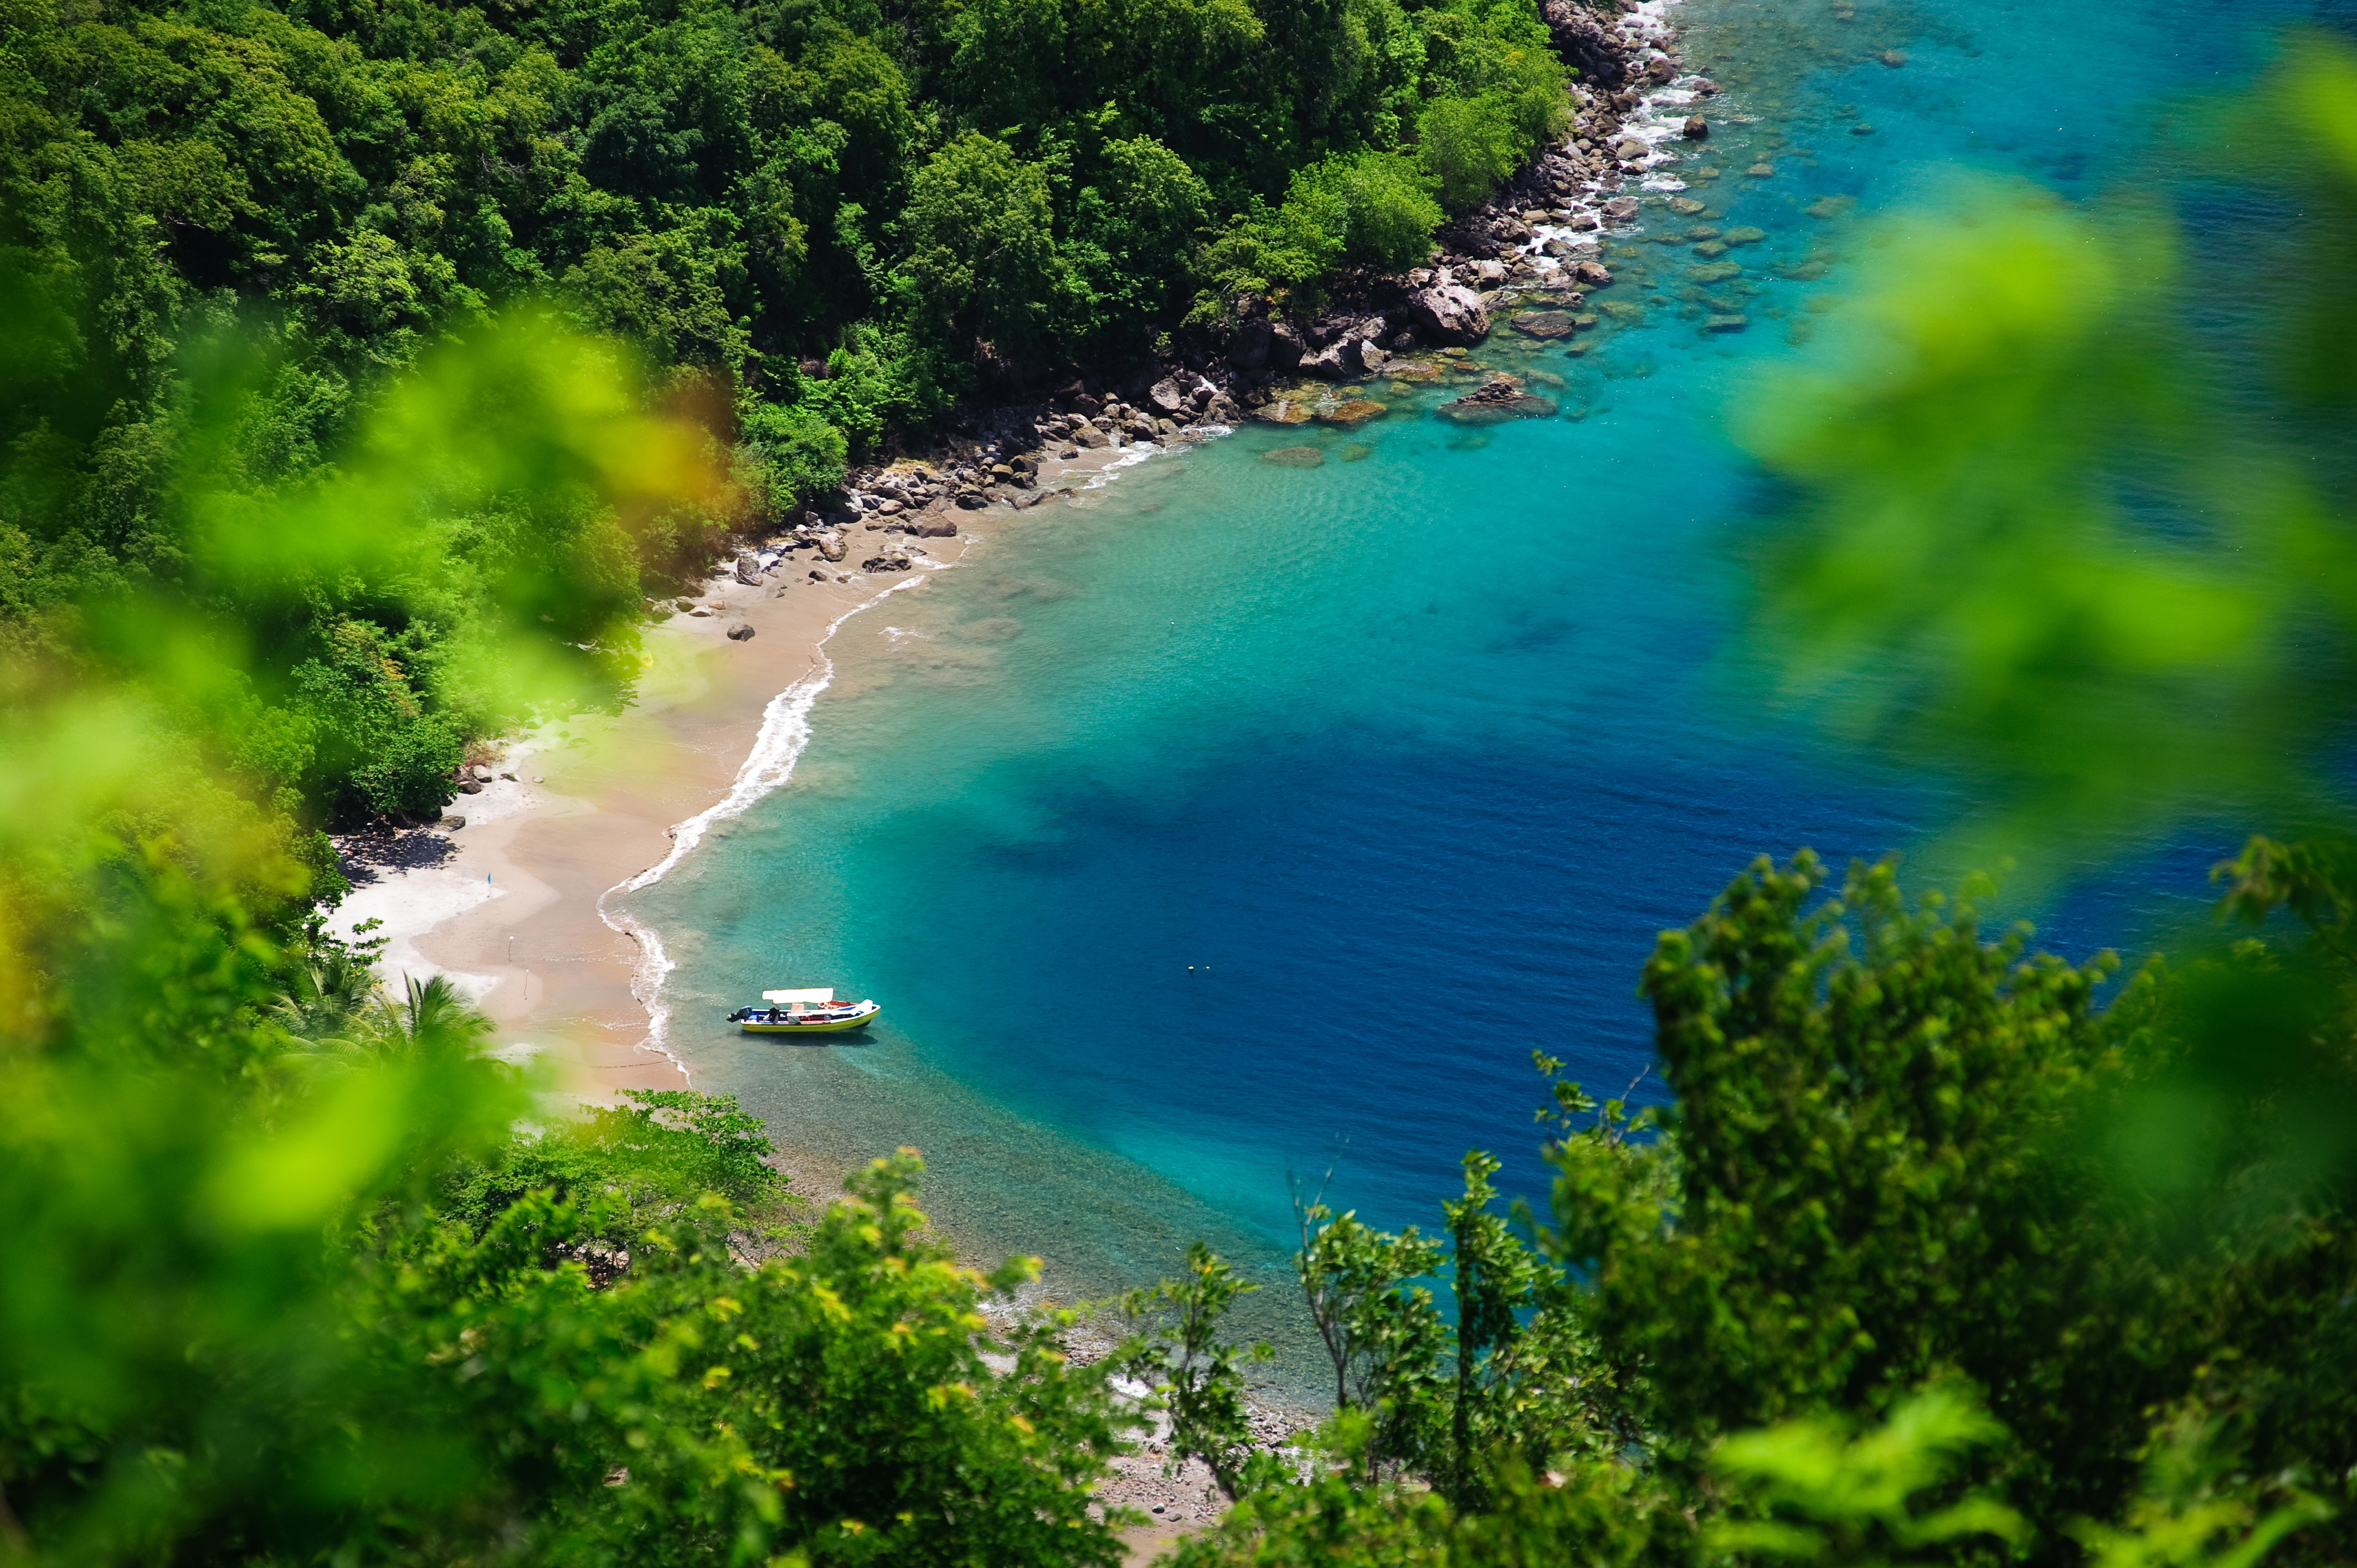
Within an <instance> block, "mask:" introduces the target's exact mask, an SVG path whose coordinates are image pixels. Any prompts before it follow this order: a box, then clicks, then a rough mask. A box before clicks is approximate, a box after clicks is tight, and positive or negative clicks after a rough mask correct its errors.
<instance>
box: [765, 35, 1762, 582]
mask: <svg viewBox="0 0 2357 1568" xmlns="http://www.w3.org/2000/svg"><path fill="white" fill-rule="evenodd" d="M1673 4H1674V0H1544V4H1543V5H1542V6H1541V12H1542V15H1543V16H1544V20H1545V21H1546V23H1547V25H1548V27H1549V31H1550V34H1551V36H1552V38H1553V41H1554V44H1555V49H1556V51H1557V53H1558V54H1559V55H1560V56H1561V57H1562V58H1563V59H1564V60H1565V61H1566V63H1567V64H1569V65H1570V66H1572V67H1573V68H1574V70H1576V71H1577V78H1576V80H1575V81H1574V84H1573V87H1572V101H1573V103H1572V107H1573V124H1572V128H1571V132H1570V134H1569V135H1567V136H1566V138H1565V139H1564V141H1563V142H1562V143H1560V144H1559V145H1554V146H1550V147H1548V148H1545V149H1544V150H1543V151H1542V152H1541V153H1540V154H1539V155H1538V156H1536V157H1534V159H1532V161H1531V162H1530V163H1529V164H1528V165H1526V166H1524V167H1523V169H1522V170H1521V171H1519V172H1518V173H1517V174H1516V175H1515V177H1513V178H1512V180H1510V181H1509V182H1508V183H1507V184H1506V185H1505V186H1504V187H1503V188H1501V189H1500V190H1499V192H1498V193H1497V194H1496V195H1495V196H1494V197H1493V198H1492V199H1491V200H1490V201H1489V202H1487V203H1485V204H1484V205H1483V206H1482V207H1481V208H1480V209H1479V210H1478V211H1475V212H1472V213H1469V214H1467V215H1465V216H1464V217H1462V218H1459V219H1457V220H1453V221H1452V222H1450V223H1449V224H1448V225H1447V226H1446V227H1444V228H1443V229H1442V230H1441V231H1440V232H1439V233H1438V234H1437V236H1436V242H1437V248H1438V254H1437V256H1436V258H1435V261H1434V264H1432V265H1431V266H1428V267H1420V268H1416V269H1415V270H1413V271H1411V272H1408V273H1406V274H1400V275H1374V274H1356V275H1350V276H1345V277H1343V278H1340V279H1339V280H1336V281H1335V283H1334V284H1333V285H1332V286H1331V287H1329V291H1328V298H1327V302H1326V303H1325V305H1324V306H1323V307H1322V308H1320V309H1319V310H1317V311H1315V312H1297V311H1286V310H1284V309H1281V308H1278V307H1276V306H1274V305H1273V304H1272V302H1271V301H1269V300H1266V299H1264V298H1258V297H1252V298H1246V299H1243V300H1239V301H1237V302H1235V306H1234V310H1233V313H1232V317H1230V318H1229V319H1227V320H1226V321H1224V322H1223V323H1222V324H1220V326H1219V327H1217V328H1214V329H1212V330H1209V331H1192V332H1188V333H1184V334H1180V335H1179V338H1178V339H1177V340H1176V341H1174V343H1173V344H1172V347H1171V349H1170V351H1169V352H1168V354H1167V355H1165V356H1164V357H1162V358H1160V359H1158V360H1148V361H1146V362H1143V363H1140V364H1137V365H1134V366H1129V367H1125V368H1121V369H1103V368H1100V369H1095V370H1084V371H1082V372H1080V373H1078V374H1074V375H1071V376H1069V377H1068V378H1066V379H1065V380H1064V381H1062V382H1061V384H1060V385H1058V386H1057V387H1056V388H1054V390H1052V391H1050V392H1046V393H1045V394H1044V395H1041V394H1038V393H1034V394H1031V395H1018V396H1016V397H1012V398H1005V399H1002V400H1001V401H998V402H996V403H991V404H989V405H986V406H980V407H970V408H968V409H967V410H965V411H964V412H963V417H962V418H961V420H960V421H959V425H958V433H957V434H955V435H952V436H951V437H949V438H947V439H945V440H943V441H941V442H939V443H937V444H935V445H934V446H932V447H931V448H930V449H929V450H928V451H927V452H925V453H924V454H923V455H922V456H920V457H919V458H917V459H914V460H911V459H909V458H905V457H903V458H898V459H894V460H889V461H887V462H884V463H877V464H870V465H866V466H864V467H858V468H855V469H854V470H853V471H852V472H851V473H850V474H849V475H847V476H846V478H845V483H844V485H843V486H842V488H841V489H839V490H837V491H836V492H834V494H832V495H828V496H823V497H821V498H819V499H818V500H817V502H816V503H815V504H814V505H813V506H812V507H811V508H810V509H809V510H807V511H804V512H802V513H798V514H796V515H795V516H793V517H791V518H790V519H788V520H787V521H788V526H787V528H786V529H785V530H784V531H783V532H780V533H779V534H777V535H776V536H774V537H772V538H771V539H770V541H769V542H768V545H767V546H766V547H765V553H766V554H767V559H766V560H765V561H764V562H763V564H762V565H761V568H760V569H761V570H763V571H768V570H770V569H771V568H772V567H773V566H774V565H775V564H776V563H777V562H778V561H779V560H781V559H783V558H785V557H786V556H788V555H790V554H792V553H796V552H802V553H807V558H808V561H809V563H810V564H808V565H807V566H801V567H799V568H798V571H799V572H800V574H801V575H799V576H797V575H795V573H792V572H790V573H789V574H788V576H789V579H790V580H804V579H805V578H807V579H808V580H823V578H825V577H827V576H829V575H833V576H835V577H838V578H840V577H841V576H844V575H847V574H846V573H845V572H842V571H838V572H835V573H832V574H830V573H829V572H828V571H827V568H829V567H839V566H842V565H843V564H845V563H846V562H847V561H848V560H849V558H850V555H851V553H852V551H853V549H854V548H855V546H854V544H853V543H852V542H851V538H852V535H853V534H854V533H855V532H860V531H867V532H879V533H883V534H885V535H888V536H899V537H898V539H897V540H895V539H891V538H888V539H887V540H886V541H885V544H886V546H887V547H886V548H885V549H883V550H880V551H877V552H874V553H867V554H866V556H865V559H864V560H863V562H862V569H863V570H874V571H879V572H883V571H892V570H898V569H903V567H904V565H905V564H906V563H907V561H908V560H909V556H910V554H912V553H920V550H921V547H915V546H910V545H909V544H908V543H907V540H908V539H909V538H925V537H946V536H950V535H953V534H954V533H955V532H956V527H957V523H956V514H957V513H958V512H960V511H966V510H978V509H981V508H984V507H988V506H992V505H997V504H1005V505H1010V506H1013V507H1016V508H1017V509H1028V508H1029V507H1034V506H1037V505H1039V503H1040V502H1041V501H1042V500H1044V499H1048V497H1049V495H1051V494H1055V493H1057V491H1056V490H1055V489H1053V488H1052V487H1050V486H1049V485H1047V484H1045V483H1043V480H1042V472H1043V470H1042V464H1043V463H1044V462H1046V461H1048V460H1049V459H1051V458H1055V459H1061V460H1063V461H1065V462H1071V461H1075V460H1081V459H1084V458H1085V457H1086V456H1087V455H1089V454H1091V453H1092V452H1099V453H1101V452H1103V451H1106V450H1108V449H1111V450H1114V451H1119V450H1121V449H1123V448H1125V447H1133V446H1141V445H1143V446H1170V445H1173V444H1176V443H1179V442H1181V441H1187V440H1198V439H1201V438H1203V437H1204V436H1206V435H1211V434H1215V433H1217V432H1218V431H1219V430H1221V429H1222V428H1224V427H1228V426H1232V425H1234V424H1238V423H1240V422H1242V421H1243V420H1245V419H1247V418H1252V417H1254V416H1255V415H1260V416H1264V417H1265V416H1267V415H1266V413H1265V411H1267V410H1269V409H1271V408H1272V406H1273V405H1274V406H1275V407H1276V409H1277V413H1276V415H1275V417H1276V419H1277V422H1279V423H1294V422H1296V421H1295V420H1293V419H1290V418H1288V417H1286V415H1287V413H1288V412H1289V410H1291V409H1292V408H1296V407H1298V406H1301V405H1303V404H1304V403H1307V402H1309V401H1313V400H1314V401H1318V402H1321V403H1326V404H1328V405H1329V406H1330V405H1331V404H1332V403H1333V400H1331V399H1316V398H1314V396H1313V398H1305V397H1304V395H1303V394H1302V393H1301V392H1297V391H1295V392H1288V388H1290V387H1294V386H1296V385H1297V383H1303V382H1326V383H1340V382H1345V381H1358V380H1361V379H1363V378H1367V377H1371V376H1384V375H1390V376H1394V377H1395V378H1402V379H1405V380H1409V381H1417V380H1429V379H1433V378H1434V377H1435V376H1437V375H1444V374H1446V373H1447V372H1448V371H1449V370H1451V369H1453V368H1454V367H1451V366H1448V364H1447V363H1446V362H1445V361H1436V360H1434V359H1433V358H1432V355H1433V351H1435V350H1445V349H1469V348H1471V347H1473V346H1476V345H1478V344H1480V343H1481V342H1482V341H1483V340H1485V339H1486V338H1489V337H1490V336H1491V332H1492V330H1493V325H1494V322H1495V318H1496V317H1497V316H1498V314H1499V313H1501V311H1502V312H1514V307H1515V306H1521V305H1528V306H1533V307H1534V308H1529V309H1523V310H1521V311H1519V312H1514V313H1513V314H1512V322H1511V325H1512V327H1513V328H1515V329H1516V330H1517V331H1518V332H1520V333H1522V334H1523V335H1525V336H1527V337H1531V338H1539V339H1552V338H1571V337H1572V336H1573V335H1574V334H1576V333H1578V332H1581V331H1584V330H1587V329H1588V328H1593V327H1595V326H1596V325H1597V324H1598V321H1599V320H1600V319H1601V317H1598V315H1597V314H1596V313H1595V312H1594V311H1591V310H1590V309H1589V308H1588V296H1589V295H1590V294H1592V293H1593V292H1595V291H1597V290H1600V289H1604V288H1608V287H1609V286H1610V285H1611V284H1612V281H1613V279H1612V274H1611V272H1610V270H1609V268H1608V267H1607V266H1606V265H1605V263H1604V260H1603V255H1602V242H1603V241H1604V240H1605V239H1606V238H1607V237H1608V236H1609V234H1611V233H1612V232H1613V231H1616V230H1619V229H1622V228H1625V227H1627V226H1629V225H1631V224H1632V223H1633V222H1635V220H1637V218H1638V215H1639V202H1638V200H1637V199H1636V197H1635V196H1633V195H1631V194H1629V193H1628V190H1627V189H1626V188H1627V187H1629V186H1630V185H1631V184H1632V182H1635V181H1639V180H1645V179H1646V176H1647V173H1648V171H1649V170H1650V169H1651V168H1652V166H1654V165H1655V164H1656V163H1658V162H1660V161H1662V155H1661V153H1660V151H1659V143H1660V142H1661V141H1662V140H1663V136H1664V132H1663V127H1662V125H1660V124H1653V123H1651V122H1652V120H1653V119H1654V118H1655V115H1654V114H1653V113H1652V112H1654V111H1658V109H1659V108H1660V107H1662V106H1663V104H1664V102H1668V103H1671V104H1674V105H1675V106H1677V107H1681V108H1683V107H1685V106H1687V105H1689V104H1692V103H1695V102H1699V101H1702V100H1706V99H1708V98H1710V97H1712V96H1713V95H1715V94H1716V92H1717V88H1716V87H1715V86H1714V85H1713V84H1712V83H1711V82H1710V81H1707V80H1706V79H1703V78H1700V77H1696V76H1691V75H1688V74H1685V73H1684V68H1683V65H1682V63H1681V61H1680V59H1679V57H1678V55H1677V53H1676V51H1675V45H1676V30H1675V28H1674V27H1672V26H1671V24H1670V22H1669V21H1668V19H1667V16H1668V11H1669V8H1670V6H1671V5H1673ZM1641 122H1642V123H1641ZM1676 134H1680V135H1683V136H1689V137H1694V138H1697V139H1699V138H1702V137H1705V136H1706V135H1707V125H1706V123H1705V122H1704V121H1703V120H1702V118H1701V117H1700V116H1698V115H1690V116H1686V117H1685V123H1684V124H1682V125H1681V126H1680V127H1678V129H1677V133H1676ZM1647 183H1648V184H1649V185H1650V184H1653V183H1658V182H1654V181H1647ZM1669 183H1672V184H1674V183H1675V182H1669ZM1533 295H1535V296H1536V297H1530V296H1533ZM1515 395H1516V396H1524V395H1527V394H1523V392H1521V390H1520V389H1519V387H1518V388H1517V389H1516V393H1515ZM1343 401H1344V402H1345V403H1347V402H1349V401H1351V400H1343ZM1505 401H1506V400H1505V399H1504V398H1502V397H1501V396H1500V395H1498V394H1491V400H1490V402H1489V403H1481V402H1479V401H1476V402H1474V403H1472V405H1471V406H1472V408H1473V409H1474V410H1480V409H1483V408H1487V409H1488V410H1489V411H1490V413H1489V415H1488V416H1490V417H1494V416H1496V415H1497V411H1498V409H1499V407H1500V406H1501V404H1502V403H1504V402H1505ZM1538 401H1541V402H1543V401H1544V400H1538ZM1375 406H1376V410H1377V412H1380V405H1375ZM1522 412H1523V413H1524V414H1525V415H1528V414H1530V413H1536V412H1537V408H1536V404H1535V403H1525V404H1524V405H1523V410H1522ZM1546 412H1549V413H1552V412H1553V409H1552V407H1551V406H1550V407H1549V408H1548V409H1547V410H1546ZM1304 417H1306V416H1304Z"/></svg>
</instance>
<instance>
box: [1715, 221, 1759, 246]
mask: <svg viewBox="0 0 2357 1568" xmlns="http://www.w3.org/2000/svg"><path fill="white" fill-rule="evenodd" d="M1767 237H1768V231H1767V230H1765V229H1755V228H1753V227H1752V226H1751V225H1750V224H1749V223H1747V224H1744V225H1743V226H1742V227H1741V228H1738V229H1729V230H1728V231H1727V232H1726V233H1724V234H1722V235H1720V236H1719V238H1720V239H1722V240H1725V241H1726V242H1727V243H1728V244H1730V245H1756V244H1758V243H1760V241H1762V240H1765V239H1766V238H1767Z"/></svg>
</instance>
